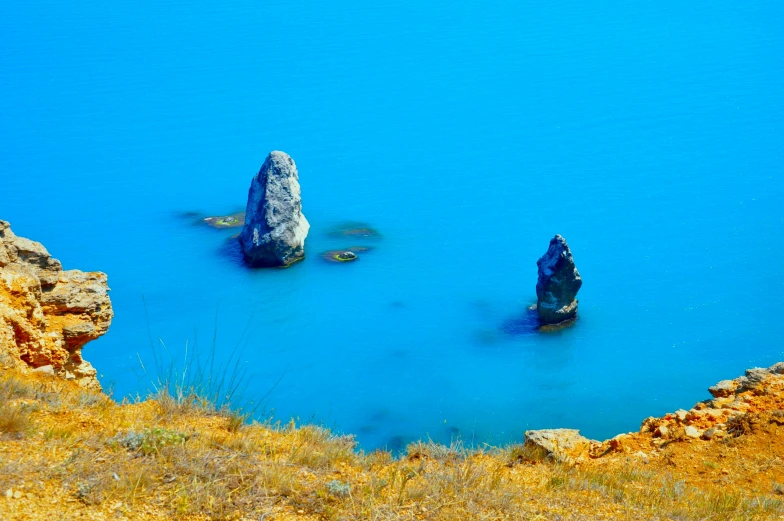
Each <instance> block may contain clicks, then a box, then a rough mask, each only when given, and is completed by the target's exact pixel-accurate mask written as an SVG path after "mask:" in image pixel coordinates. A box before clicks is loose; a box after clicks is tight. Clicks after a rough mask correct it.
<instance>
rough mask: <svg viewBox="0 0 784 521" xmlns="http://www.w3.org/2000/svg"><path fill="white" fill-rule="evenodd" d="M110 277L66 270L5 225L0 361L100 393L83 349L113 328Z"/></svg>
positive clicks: (1, 226)
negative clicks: (83, 355) (55, 376)
mask: <svg viewBox="0 0 784 521" xmlns="http://www.w3.org/2000/svg"><path fill="white" fill-rule="evenodd" d="M108 292H109V286H108V285H107V283H106V274H104V273H100V272H91V273H85V272H83V271H79V270H68V271H63V267H62V265H61V264H60V261H58V260H57V259H55V258H52V256H51V255H49V252H48V251H46V248H44V246H43V245H42V244H41V243H38V242H34V241H31V240H29V239H25V238H23V237H17V236H16V235H14V233H13V232H12V231H11V226H10V225H9V224H8V223H7V222H6V221H0V356H2V360H0V361H2V362H3V363H6V364H10V365H12V366H17V367H19V368H21V369H23V370H26V369H32V370H34V371H36V372H40V373H44V374H51V375H57V376H61V377H64V378H67V379H73V380H76V381H77V382H78V383H79V384H80V385H82V386H83V387H87V388H93V389H100V387H101V386H100V384H99V383H98V380H97V379H96V371H95V369H93V367H92V366H91V365H90V363H89V362H87V361H86V360H84V359H83V358H82V352H81V351H82V347H84V345H85V344H86V343H87V342H89V341H90V340H94V339H96V338H98V337H100V336H101V335H103V334H104V333H106V331H107V330H108V329H109V324H111V321H112V317H113V315H114V314H113V312H112V303H111V301H110V300H109V295H108Z"/></svg>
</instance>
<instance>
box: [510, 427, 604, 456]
mask: <svg viewBox="0 0 784 521" xmlns="http://www.w3.org/2000/svg"><path fill="white" fill-rule="evenodd" d="M590 443H591V441H590V440H589V439H588V438H585V437H584V436H581V435H580V431H579V430H577V429H542V430H535V431H526V432H525V445H528V446H533V447H538V448H540V449H542V450H543V451H544V452H545V453H546V454H547V455H548V457H552V458H553V459H555V460H556V461H562V462H567V461H572V460H574V459H578V458H580V457H581V456H584V455H585V454H587V452H588V449H589V447H590Z"/></svg>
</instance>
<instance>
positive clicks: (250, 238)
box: [240, 151, 310, 267]
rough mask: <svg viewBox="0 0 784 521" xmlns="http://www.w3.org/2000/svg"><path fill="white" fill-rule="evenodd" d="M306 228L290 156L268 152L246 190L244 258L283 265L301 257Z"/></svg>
mask: <svg viewBox="0 0 784 521" xmlns="http://www.w3.org/2000/svg"><path fill="white" fill-rule="evenodd" d="M309 229H310V224H308V221H307V219H305V216H304V215H303V214H302V198H301V196H300V187H299V174H298V173H297V167H296V165H295V164H294V160H292V159H291V157H289V155H288V154H286V153H284V152H278V151H273V152H270V154H269V155H268V156H267V159H266V161H264V164H263V165H262V167H261V170H259V173H258V174H256V176H255V177H254V178H253V181H252V182H251V185H250V190H249V192H248V206H247V209H246V212H245V225H244V226H243V227H242V232H241V233H240V243H241V244H242V251H243V253H244V256H245V261H246V262H247V264H248V265H249V266H251V267H271V266H282V267H285V266H289V265H291V264H293V263H294V262H297V261H298V260H302V259H303V258H304V257H305V237H307V235H308V230H309Z"/></svg>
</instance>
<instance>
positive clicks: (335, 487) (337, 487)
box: [327, 479, 351, 497]
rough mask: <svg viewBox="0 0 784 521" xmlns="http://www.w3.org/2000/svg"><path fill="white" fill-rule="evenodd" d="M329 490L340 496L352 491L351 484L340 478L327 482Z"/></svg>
mask: <svg viewBox="0 0 784 521" xmlns="http://www.w3.org/2000/svg"><path fill="white" fill-rule="evenodd" d="M327 490H328V491H329V492H330V494H334V495H336V496H339V497H343V496H348V495H349V494H350V493H351V485H349V484H348V483H343V482H342V481H340V480H337V479H333V480H332V481H329V482H327Z"/></svg>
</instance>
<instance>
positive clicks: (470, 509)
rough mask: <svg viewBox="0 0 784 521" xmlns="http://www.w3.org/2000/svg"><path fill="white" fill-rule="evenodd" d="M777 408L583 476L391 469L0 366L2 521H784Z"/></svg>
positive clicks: (181, 401) (619, 458)
mask: <svg viewBox="0 0 784 521" xmlns="http://www.w3.org/2000/svg"><path fill="white" fill-rule="evenodd" d="M777 400H779V397H777V398H776V399H775V400H774V399H771V400H770V407H768V408H767V409H768V410H760V411H759V412H755V413H754V414H753V415H750V416H749V417H748V418H747V420H748V421H747V422H746V425H743V426H739V427H738V429H739V431H738V432H737V433H736V434H737V435H736V436H732V437H727V438H725V439H724V440H721V441H716V440H714V441H711V442H706V441H700V440H691V441H687V440H675V441H672V442H669V443H667V444H665V445H663V446H661V447H660V448H656V449H655V448H654V447H653V445H652V444H651V443H650V441H651V438H650V435H643V434H640V435H635V436H633V437H629V438H627V439H625V441H624V443H623V446H620V447H616V448H615V449H614V450H613V451H612V452H611V453H609V454H607V455H605V456H603V457H601V458H597V459H590V460H587V461H585V462H583V463H582V464H579V465H562V464H557V463H553V462H550V461H547V459H546V458H544V457H543V456H544V455H543V454H541V453H537V452H536V451H535V450H531V449H529V448H527V447H519V446H512V447H507V448H504V449H492V450H466V449H464V448H463V447H462V446H460V445H459V444H454V445H452V446H448V447H447V446H443V445H437V444H434V443H416V444H412V445H410V446H409V447H408V451H407V455H406V456H404V457H402V458H398V459H396V458H393V457H392V456H391V455H390V454H389V453H386V452H380V451H378V452H373V453H369V454H364V453H361V452H359V451H357V450H356V448H355V444H354V441H353V439H352V438H351V437H347V436H335V435H333V434H332V433H330V432H329V431H327V430H324V429H321V428H319V427H314V426H295V425H294V424H293V423H292V424H285V425H269V424H252V425H247V424H245V423H244V422H243V418H242V417H241V416H238V415H237V414H234V413H232V412H231V411H229V410H215V408H214V407H211V406H210V403H209V402H208V401H205V400H201V399H198V398H195V397H192V396H187V395H180V396H179V397H178V398H172V397H171V396H169V395H167V394H165V393H164V394H159V395H158V396H153V397H151V398H150V399H148V400H145V401H140V402H138V403H125V404H118V403H115V402H114V401H112V400H111V399H109V398H107V397H106V396H104V395H101V394H95V393H92V392H86V391H84V390H82V389H80V388H78V387H76V386H75V385H71V384H70V383H69V382H64V381H59V380H51V379H46V378H44V377H35V376H28V375H25V376H20V375H18V374H17V373H15V372H14V371H13V370H11V369H6V370H2V369H0V494H2V496H0V519H2V520H17V519H18V520H27V519H47V520H61V519H63V520H68V519H107V520H109V519H112V520H120V519H248V520H254V521H255V520H264V521H269V520H286V519H298V520H306V519H307V520H378V521H382V520H384V521H386V520H415V519H432V520H501V519H515V520H517V519H519V520H549V519H564V520H566V519H585V520H596V519H624V520H626V519H629V520H631V519H641V520H642V519H645V520H648V519H662V520H665V519H668V520H690V519H695V520H697V519H700V520H718V519H732V520H735V519H737V520H748V519H782V518H784V501H783V500H784V495H782V494H783V493H784V443H782V442H784V418H782V417H781V416H780V415H779V413H778V412H776V411H777V410H778V409H780V408H782V404H781V403H780V401H777Z"/></svg>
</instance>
